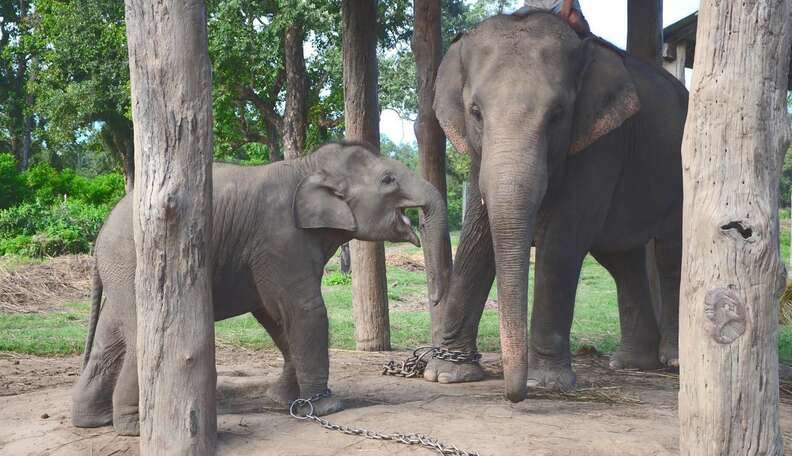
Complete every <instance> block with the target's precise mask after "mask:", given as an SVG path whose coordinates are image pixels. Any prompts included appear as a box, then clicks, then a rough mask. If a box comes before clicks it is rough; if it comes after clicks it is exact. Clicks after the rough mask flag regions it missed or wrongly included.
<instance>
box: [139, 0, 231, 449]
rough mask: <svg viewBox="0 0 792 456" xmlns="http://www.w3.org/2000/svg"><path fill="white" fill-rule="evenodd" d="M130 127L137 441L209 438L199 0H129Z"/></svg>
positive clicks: (180, 442)
mask: <svg viewBox="0 0 792 456" xmlns="http://www.w3.org/2000/svg"><path fill="white" fill-rule="evenodd" d="M126 25H127V36H128V46H129V68H130V77H131V85H132V108H133V111H132V116H133V119H134V136H135V155H136V156H135V162H136V163H137V164H138V166H137V167H136V169H135V174H136V175H135V193H134V201H135V210H134V217H133V224H134V233H135V248H136V251H137V258H138V261H137V269H136V272H135V293H136V304H137V325H138V331H137V360H138V367H137V370H138V378H139V385H140V452H141V454H145V455H171V454H172V455H183V454H196V455H210V454H214V451H215V444H216V439H217V436H216V432H217V425H216V419H217V414H216V405H215V383H216V372H215V355H214V318H213V312H212V289H211V283H212V279H211V277H212V276H211V272H212V271H211V264H212V261H211V257H210V254H209V250H208V242H209V241H210V239H211V233H212V229H211V228H212V217H211V214H212V212H211V209H212V168H211V166H212V96H211V90H212V72H211V66H210V62H209V51H208V47H207V35H206V11H205V6H204V2H203V1H201V0H160V1H150V0H126Z"/></svg>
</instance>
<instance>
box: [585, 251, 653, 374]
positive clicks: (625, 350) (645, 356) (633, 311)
mask: <svg viewBox="0 0 792 456" xmlns="http://www.w3.org/2000/svg"><path fill="white" fill-rule="evenodd" d="M594 257H595V258H596V259H597V261H599V263H600V264H601V265H602V266H604V267H605V269H607V270H608V272H610V274H611V275H612V276H613V279H614V280H615V281H616V290H617V296H618V301H619V323H620V326H621V346H620V347H619V349H618V350H617V351H616V353H614V354H613V356H612V357H611V362H610V366H611V368H613V369H624V368H631V369H656V368H657V367H659V366H660V363H659V360H658V357H657V355H658V347H659V343H660V334H659V332H658V329H657V321H656V320H655V315H654V309H653V308H652V295H651V291H650V289H649V276H648V274H647V270H646V249H645V248H644V246H640V247H637V248H634V249H632V250H628V251H626V252H607V253H606V252H597V253H594Z"/></svg>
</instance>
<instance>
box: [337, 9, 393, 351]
mask: <svg viewBox="0 0 792 456" xmlns="http://www.w3.org/2000/svg"><path fill="white" fill-rule="evenodd" d="M341 5H342V7H341V9H342V15H343V37H342V38H343V46H344V51H343V52H344V120H345V124H346V126H345V128H346V138H347V139H349V140H352V141H366V142H368V143H370V144H372V145H373V146H374V147H376V148H377V149H379V114H380V112H379V101H378V99H377V79H378V76H379V72H378V69H377V0H343V2H342V4H341ZM350 246H351V248H350V250H351V252H352V306H353V312H354V314H355V340H356V342H357V349H358V350H363V351H382V350H390V320H389V317H388V284H387V281H386V280H387V279H386V276H385V247H384V245H383V243H382V242H365V241H352V242H351V243H350Z"/></svg>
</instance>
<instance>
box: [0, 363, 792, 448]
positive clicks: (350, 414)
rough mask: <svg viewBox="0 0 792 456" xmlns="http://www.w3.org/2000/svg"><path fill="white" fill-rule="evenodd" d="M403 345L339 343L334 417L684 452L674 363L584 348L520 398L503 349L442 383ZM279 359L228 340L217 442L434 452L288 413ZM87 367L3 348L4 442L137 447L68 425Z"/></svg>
mask: <svg viewBox="0 0 792 456" xmlns="http://www.w3.org/2000/svg"><path fill="white" fill-rule="evenodd" d="M405 355H406V353H403V352H401V353H398V352H397V353H356V352H348V351H337V350H334V351H333V352H332V354H331V374H332V378H331V387H332V388H333V390H334V392H335V394H336V395H338V396H340V397H342V398H344V399H345V400H346V401H348V405H349V408H348V409H346V410H344V411H342V412H340V413H337V414H334V415H331V416H329V417H328V418H329V419H330V420H331V421H332V422H334V423H338V424H345V425H351V426H355V427H364V428H367V429H371V430H378V431H383V432H396V431H399V432H405V433H411V432H417V433H424V434H429V435H431V436H433V437H435V438H438V439H440V440H442V441H445V442H447V443H452V444H455V445H457V446H459V447H460V448H465V449H470V450H477V451H479V452H480V453H481V454H482V455H505V454H531V455H539V456H542V455H544V456H549V455H576V456H577V455H591V456H598V455H602V456H605V455H608V456H611V455H641V456H646V455H674V454H677V453H678V443H677V435H678V431H677V426H678V421H677V417H676V412H677V407H676V397H677V379H676V376H675V375H673V374H670V373H664V372H659V373H637V372H633V373H625V372H622V373H614V372H611V371H609V370H608V369H606V368H605V367H604V366H605V359H604V358H600V357H598V356H596V355H580V356H578V357H577V358H576V361H575V365H576V370H577V372H578V377H579V379H580V388H579V390H578V392H577V393H576V394H575V395H574V396H568V397H562V396H558V395H554V394H545V393H543V392H541V391H533V392H532V394H531V398H530V399H529V400H526V401H524V402H522V403H519V404H511V403H509V402H506V401H504V400H503V399H502V396H501V388H502V385H501V381H500V379H499V378H498V376H499V360H498V358H497V356H496V355H493V354H488V355H485V359H484V365H485V367H486V368H487V370H488V372H489V373H490V374H491V378H490V379H488V380H487V381H484V382H480V383H473V384H462V385H438V384H434V383H428V382H425V381H423V380H418V379H401V378H395V377H385V376H382V375H380V372H381V371H380V369H381V365H382V364H383V363H384V362H386V361H387V360H389V359H391V358H394V357H395V358H396V359H401V358H402V357H403V356H405ZM280 363H281V360H280V358H279V356H278V354H277V353H276V352H273V351H241V350H227V349H223V350H221V351H220V352H219V354H218V372H219V374H220V380H219V387H218V388H219V411H220V416H219V417H218V426H219V451H218V454H221V455H242V454H267V455H317V456H320V455H321V456H323V455H347V454H352V455H385V454H416V455H419V454H426V455H429V454H433V453H432V452H431V451H430V450H427V449H422V448H415V447H407V446H404V445H399V444H396V443H389V442H380V441H373V440H367V439H364V438H362V437H353V436H349V435H344V434H341V433H338V432H331V431H328V430H325V429H323V428H321V427H320V426H319V425H317V424H315V423H310V422H302V421H297V420H295V419H294V418H291V417H290V416H289V415H288V414H286V413H285V411H284V410H282V409H280V408H278V407H276V406H275V405H274V404H272V403H270V402H269V401H268V400H267V399H266V398H264V397H263V395H262V394H260V393H259V392H260V391H262V390H263V389H264V387H265V386H266V383H267V382H268V381H270V380H271V379H272V376H273V375H274V374H276V373H277V372H278V371H279V365H280ZM78 369H79V358H77V357H72V358H54V359H52V358H31V357H19V356H14V357H11V356H5V357H2V358H0V404H2V414H0V454H2V455H14V456H21V455H94V456H110V455H136V454H138V440H137V438H134V437H119V436H117V435H115V434H114V432H113V430H112V428H111V427H104V428H98V429H78V428H74V427H72V426H71V424H70V423H69V407H70V400H69V388H70V385H71V384H72V383H73V382H74V381H75V379H76V378H77V377H76V376H77V372H78ZM251 385H260V388H259V387H256V388H250V386H251ZM781 417H782V426H783V429H784V430H785V431H787V432H790V431H792V405H790V404H788V403H787V401H786V400H785V401H784V403H783V404H782V407H781ZM789 440H790V439H789V438H787V441H788V442H789ZM787 449H788V450H792V446H790V447H788V448H787Z"/></svg>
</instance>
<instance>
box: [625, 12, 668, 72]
mask: <svg viewBox="0 0 792 456" xmlns="http://www.w3.org/2000/svg"><path fill="white" fill-rule="evenodd" d="M627 52H629V53H630V54H632V55H634V56H636V57H638V58H641V59H643V60H645V61H647V62H650V63H653V64H655V65H658V66H661V65H662V64H663V0H627Z"/></svg>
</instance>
